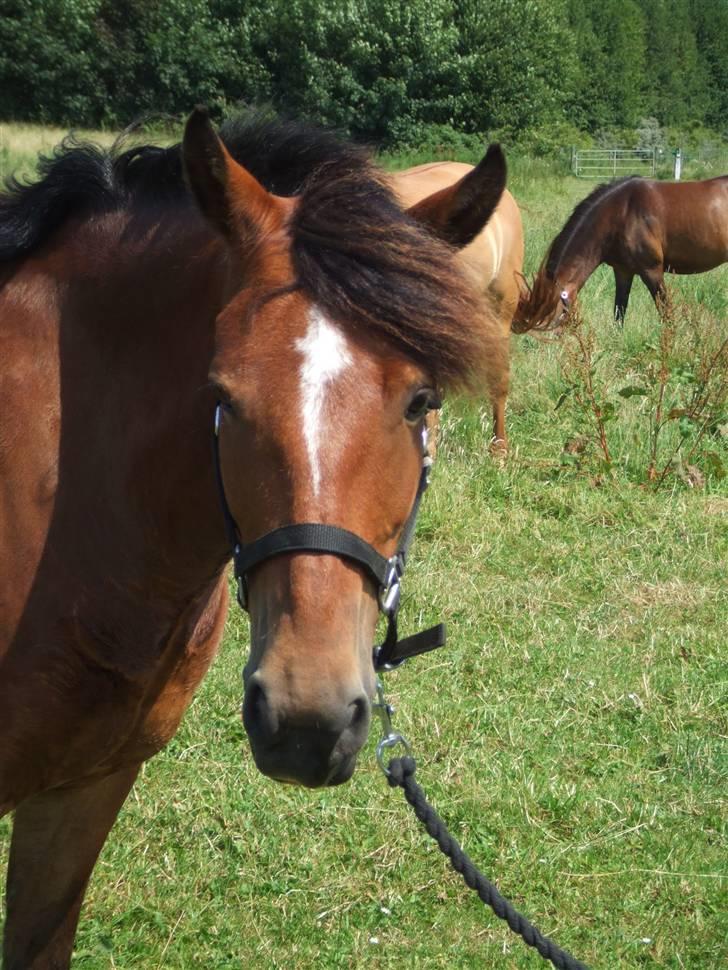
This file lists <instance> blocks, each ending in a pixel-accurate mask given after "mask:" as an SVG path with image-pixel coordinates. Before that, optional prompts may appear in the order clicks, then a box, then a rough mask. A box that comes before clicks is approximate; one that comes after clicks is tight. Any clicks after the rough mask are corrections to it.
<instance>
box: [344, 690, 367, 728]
mask: <svg viewBox="0 0 728 970" xmlns="http://www.w3.org/2000/svg"><path fill="white" fill-rule="evenodd" d="M351 707H352V708H353V712H352V715H351V721H350V722H349V727H350V728H351V729H352V730H353V731H356V730H359V729H360V728H361V729H365V728H366V727H367V724H368V720H369V702H368V701H367V699H366V697H357V699H356V700H355V701H352V702H351Z"/></svg>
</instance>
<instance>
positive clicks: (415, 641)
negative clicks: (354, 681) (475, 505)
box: [213, 404, 445, 670]
mask: <svg viewBox="0 0 728 970" xmlns="http://www.w3.org/2000/svg"><path fill="white" fill-rule="evenodd" d="M220 409H221V405H220V404H218V405H217V408H216V409H215V434H214V437H213V455H214V465H215V479H216V481H217V488H218V493H219V496H220V505H221V507H222V513H223V518H224V520H225V531H226V532H227V537H228V541H229V543H230V546H231V548H232V551H233V568H234V574H235V580H236V582H237V587H238V592H237V599H238V603H239V604H240V606H241V607H242V609H244V610H247V609H248V580H247V576H248V573H249V572H250V571H251V570H252V569H253V568H254V567H255V566H257V565H258V563H261V562H263V561H264V560H266V559H270V558H271V556H278V555H281V554H282V553H286V552H323V553H328V554H329V555H333V556H342V557H343V558H344V559H351V560H353V561H354V562H356V563H358V564H359V565H360V566H362V567H363V568H364V570H365V572H366V573H368V575H369V576H370V577H371V578H372V579H373V580H374V582H375V584H376V586H377V589H378V598H379V609H380V610H381V612H382V613H383V614H384V615H385V616H386V617H387V634H386V636H385V638H384V642H383V643H382V644H380V646H378V647H375V648H374V655H373V661H374V668H375V670H385V669H391V668H392V667H397V666H399V664H401V663H402V662H403V661H404V660H407V658H408V657H414V656H416V655H417V654H420V653H427V652H428V651H429V650H434V649H435V648H436V647H441V646H443V645H444V643H445V625H444V623H438V624H437V626H433V627H431V628H430V629H428V630H422V631H421V632H420V633H415V634H413V635H412V636H410V637H404V638H403V639H402V640H400V639H399V638H398V636H397V614H398V612H399V604H400V592H401V587H400V584H401V579H402V574H403V572H404V567H405V564H406V562H407V553H408V551H409V547H410V545H411V544H412V539H413V538H414V534H415V526H416V523H417V514H418V512H419V510H420V502H421V501H422V496H423V495H424V493H425V489H426V488H427V486H428V485H429V483H430V466H431V465H432V459H431V458H430V457H429V455H428V454H427V450H426V438H425V433H424V432H423V458H422V471H421V473H420V482H419V485H418V488H417V495H416V496H415V500H414V504H413V506H412V510H411V512H410V514H409V517H408V518H407V521H406V522H405V524H404V528H403V529H402V535H401V537H400V541H399V549H398V551H397V552H396V553H395V554H394V555H393V556H391V557H390V558H389V559H386V558H385V557H384V556H382V555H381V554H380V553H379V552H377V550H376V549H375V548H374V546H371V545H370V544H369V543H368V542H366V541H365V540H364V539H362V538H361V537H360V536H358V535H356V534H355V533H354V532H349V530H348V529H341V528H339V526H336V525H324V524H323V523H321V522H298V523H296V524H294V525H284V526H281V527H280V528H279V529H273V530H272V531H271V532H266V534H265V535H263V536H261V537H260V538H259V539H255V540H254V541H253V542H250V543H248V545H243V543H242V541H241V539H240V530H239V529H238V526H237V523H236V521H235V519H234V518H233V516H232V513H231V512H230V507H229V506H228V503H227V498H226V497H225V486H224V484H223V480H222V471H221V469H220V440H219V433H220Z"/></svg>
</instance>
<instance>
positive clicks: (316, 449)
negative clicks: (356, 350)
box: [296, 307, 352, 495]
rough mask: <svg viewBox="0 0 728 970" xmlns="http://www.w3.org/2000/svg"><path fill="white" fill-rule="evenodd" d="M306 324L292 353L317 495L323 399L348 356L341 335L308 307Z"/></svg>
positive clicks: (341, 370) (348, 362)
mask: <svg viewBox="0 0 728 970" xmlns="http://www.w3.org/2000/svg"><path fill="white" fill-rule="evenodd" d="M308 321H309V322H308V331H307V332H306V336H305V337H303V338H302V339H300V340H297V341H296V349H297V350H298V351H299V352H300V353H301V355H302V356H303V362H302V363H301V368H300V371H299V374H300V378H301V409H302V412H303V415H302V417H303V436H304V438H305V440H306V449H307V451H308V459H309V462H310V464H311V479H312V481H313V490H314V494H315V495H318V491H319V487H320V485H321V443H322V441H323V438H324V430H325V429H324V424H325V419H326V414H325V412H326V395H327V392H328V390H329V388H330V387H331V385H332V384H333V382H334V381H336V380H337V378H339V377H340V376H341V374H342V373H343V371H345V370H346V368H347V367H349V366H350V365H351V363H352V356H351V353H350V352H349V348H348V346H347V343H346V338H345V337H344V335H343V334H342V333H341V331H340V330H339V329H338V328H337V327H335V326H334V325H333V324H332V323H330V321H328V320H327V319H326V317H324V315H323V314H322V313H321V311H320V310H318V309H317V308H316V307H311V310H310V311H309V317H308Z"/></svg>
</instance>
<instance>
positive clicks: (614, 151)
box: [571, 148, 657, 179]
mask: <svg viewBox="0 0 728 970" xmlns="http://www.w3.org/2000/svg"><path fill="white" fill-rule="evenodd" d="M656 165H657V152H656V151H655V149H654V148H649V149H635V150H631V149H626V148H580V149H576V148H572V150H571V171H572V172H573V173H574V175H576V176H577V178H583V179H615V178H620V177H621V176H622V175H649V176H654V174H655V168H656Z"/></svg>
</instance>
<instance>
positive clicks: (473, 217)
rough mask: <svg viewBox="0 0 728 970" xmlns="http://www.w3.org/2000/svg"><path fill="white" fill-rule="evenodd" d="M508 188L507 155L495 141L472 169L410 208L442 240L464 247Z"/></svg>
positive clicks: (413, 214) (491, 212)
mask: <svg viewBox="0 0 728 970" xmlns="http://www.w3.org/2000/svg"><path fill="white" fill-rule="evenodd" d="M505 187H506V159H505V155H504V154H503V149H502V148H501V147H500V145H496V144H492V145H489V146H488V151H487V152H486V154H485V158H483V159H482V160H481V161H480V163H479V164H478V165H477V166H476V167H475V168H474V169H473V170H472V172H468V174H467V175H464V176H463V178H461V179H460V181H459V182H456V183H455V184H454V185H450V186H448V187H447V188H446V189H441V190H440V191H439V192H435V193H433V194H432V195H428V196H427V198H426V199H422V200H421V201H420V202H417V203H416V204H415V205H413V206H412V207H411V208H410V209H408V210H407V211H408V212H409V214H410V215H411V216H412V217H413V218H414V219H416V220H417V221H418V222H421V223H422V224H423V225H425V226H426V227H427V228H428V229H429V230H430V231H431V232H433V233H434V234H435V235H436V236H438V237H439V238H440V239H443V240H444V241H445V242H448V243H450V244H451V245H452V246H456V247H457V248H458V249H462V247H463V246H467V245H468V243H471V242H472V241H473V239H475V237H476V236H477V235H478V233H479V232H480V231H481V230H482V229H483V228H484V227H485V224H486V223H487V222H488V219H490V217H491V215H492V214H493V210H494V209H495V207H496V206H497V205H498V202H499V201H500V197H501V195H502V194H503V190H504V189H505Z"/></svg>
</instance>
